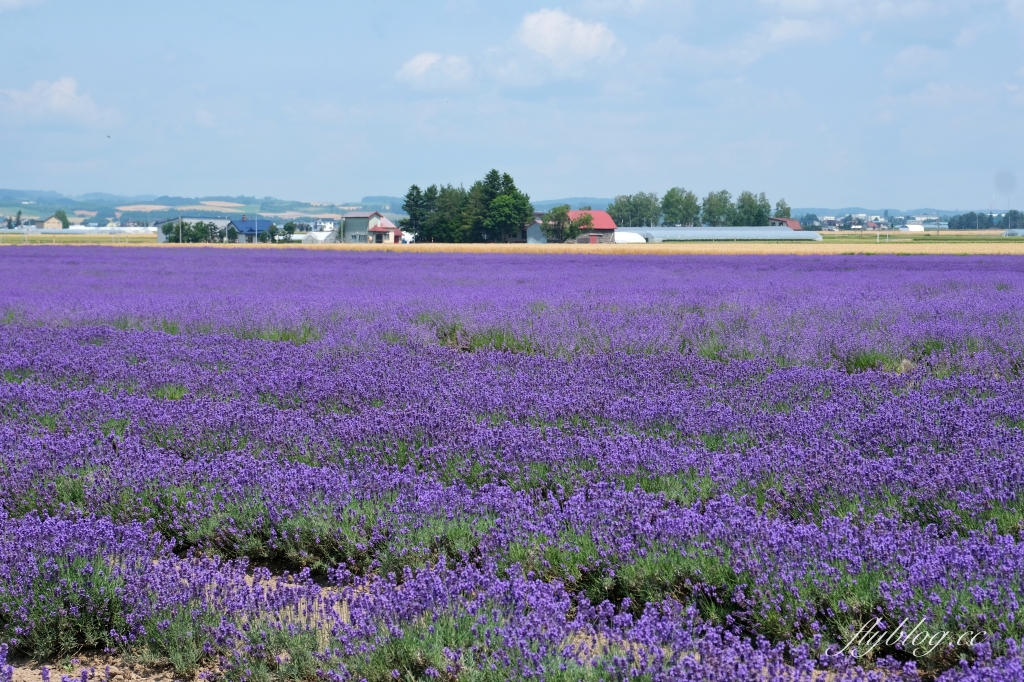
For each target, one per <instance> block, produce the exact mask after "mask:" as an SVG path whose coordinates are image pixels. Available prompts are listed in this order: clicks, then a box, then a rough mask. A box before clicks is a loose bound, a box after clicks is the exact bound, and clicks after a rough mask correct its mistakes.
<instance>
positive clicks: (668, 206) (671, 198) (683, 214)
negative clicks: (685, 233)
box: [661, 187, 700, 225]
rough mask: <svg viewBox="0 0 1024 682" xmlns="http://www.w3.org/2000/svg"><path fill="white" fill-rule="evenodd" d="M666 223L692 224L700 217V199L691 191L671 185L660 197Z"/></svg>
mask: <svg viewBox="0 0 1024 682" xmlns="http://www.w3.org/2000/svg"><path fill="white" fill-rule="evenodd" d="M661 213H662V215H663V216H664V221H665V224H666V225H694V224H695V223H696V222H697V221H698V220H699V219H700V200H699V199H697V195H696V194H694V193H693V192H691V191H689V190H687V189H683V188H682V187H673V188H672V189H670V190H669V191H667V192H665V196H664V197H662V199H661Z"/></svg>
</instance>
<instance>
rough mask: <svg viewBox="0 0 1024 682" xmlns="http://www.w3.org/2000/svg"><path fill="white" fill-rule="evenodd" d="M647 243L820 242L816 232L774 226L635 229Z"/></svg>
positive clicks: (819, 236)
mask: <svg viewBox="0 0 1024 682" xmlns="http://www.w3.org/2000/svg"><path fill="white" fill-rule="evenodd" d="M635 229H636V231H637V232H638V233H639V234H640V235H642V236H643V237H644V239H646V240H647V241H648V242H676V241H679V242H682V241H750V240H754V241H776V240H783V239H785V240H787V241H788V240H804V241H821V235H820V234H818V233H817V232H804V231H802V230H792V229H790V228H788V227H784V226H775V225H771V226H769V225H764V226H760V225H747V226H743V227H704V226H700V227H669V226H662V227H643V228H635Z"/></svg>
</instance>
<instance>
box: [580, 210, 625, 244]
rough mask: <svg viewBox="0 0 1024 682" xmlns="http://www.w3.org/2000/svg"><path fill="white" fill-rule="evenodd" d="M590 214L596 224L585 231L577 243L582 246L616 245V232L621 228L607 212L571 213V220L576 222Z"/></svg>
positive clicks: (587, 211)
mask: <svg viewBox="0 0 1024 682" xmlns="http://www.w3.org/2000/svg"><path fill="white" fill-rule="evenodd" d="M588 214H589V215H590V216H591V217H592V218H593V219H594V224H593V225H591V226H590V228H589V229H587V230H583V232H582V234H580V236H579V238H577V240H576V241H577V242H578V243H582V244H587V243H590V244H614V243H615V230H616V229H618V227H619V226H618V225H616V224H615V220H614V219H613V218H612V217H611V216H610V215H608V212H607V211H591V210H586V211H569V220H572V221H575V220H578V219H579V218H581V217H583V216H585V215H588Z"/></svg>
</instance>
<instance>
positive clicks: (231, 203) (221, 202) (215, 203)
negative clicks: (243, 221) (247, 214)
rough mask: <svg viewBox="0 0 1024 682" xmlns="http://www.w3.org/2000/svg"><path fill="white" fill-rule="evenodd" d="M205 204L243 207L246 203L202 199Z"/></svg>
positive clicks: (201, 202)
mask: <svg viewBox="0 0 1024 682" xmlns="http://www.w3.org/2000/svg"><path fill="white" fill-rule="evenodd" d="M199 203H200V204H202V205H203V206H218V207H220V208H241V207H243V206H245V204H236V203H234V202H231V201H200V202H199Z"/></svg>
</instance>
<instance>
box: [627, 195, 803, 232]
mask: <svg viewBox="0 0 1024 682" xmlns="http://www.w3.org/2000/svg"><path fill="white" fill-rule="evenodd" d="M608 214H609V215H610V216H611V217H612V219H613V220H614V221H615V224H616V225H618V226H619V227H650V226H655V225H712V226H724V225H767V224H768V221H769V218H772V217H776V218H790V217H792V216H791V215H790V208H789V205H788V204H787V203H786V200H785V199H780V200H779V201H778V202H776V204H775V210H774V212H773V211H772V204H771V202H769V201H768V197H767V196H765V193H764V192H761V193H760V194H754V193H753V192H741V193H740V195H739V196H738V197H736V200H735V201H733V198H732V194H730V193H729V192H728V191H727V190H722V191H720V192H709V193H708V195H707V196H706V197H704V198H703V199H699V198H698V197H697V195H696V194H694V193H693V192H691V191H690V190H687V189H684V188H682V187H673V188H672V189H670V190H669V191H667V192H665V196H664V197H661V199H659V198H658V195H657V194H656V193H654V192H638V193H636V194H623V195H620V196H617V197H615V201H614V202H612V203H611V204H610V205H609V206H608Z"/></svg>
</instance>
